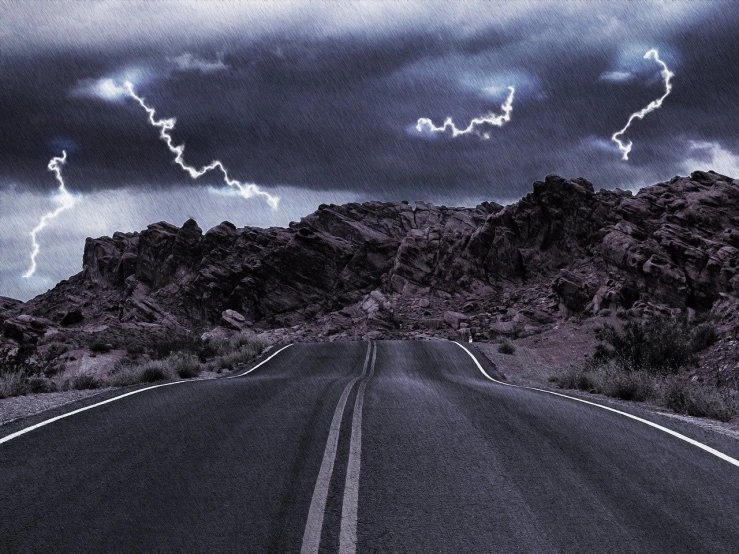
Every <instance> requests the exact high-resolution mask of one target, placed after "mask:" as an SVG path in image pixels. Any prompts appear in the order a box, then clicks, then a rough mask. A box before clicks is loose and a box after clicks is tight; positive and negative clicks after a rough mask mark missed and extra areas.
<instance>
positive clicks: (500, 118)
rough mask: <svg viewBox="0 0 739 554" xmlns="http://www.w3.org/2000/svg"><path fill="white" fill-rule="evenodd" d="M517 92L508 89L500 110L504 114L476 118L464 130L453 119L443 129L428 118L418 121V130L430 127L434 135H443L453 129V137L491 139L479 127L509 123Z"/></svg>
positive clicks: (445, 122) (500, 125)
mask: <svg viewBox="0 0 739 554" xmlns="http://www.w3.org/2000/svg"><path fill="white" fill-rule="evenodd" d="M515 92H516V89H515V88H514V87H508V98H506V100H505V102H503V104H501V106H500V109H501V110H502V112H503V113H502V114H500V115H496V114H494V113H489V114H487V115H484V116H480V117H476V118H474V119H473V120H472V121H470V124H469V125H467V127H465V128H464V129H459V128H457V126H456V125H455V124H454V121H452V118H451V117H447V118H446V120H445V121H444V125H442V126H441V127H437V126H436V125H434V122H433V121H431V120H430V119H429V118H427V117H422V118H420V119H419V120H418V122H417V123H416V130H417V131H418V132H419V133H420V132H421V131H423V128H424V127H428V130H429V131H431V132H432V133H443V132H444V131H446V130H447V129H451V131H452V137H458V136H459V135H467V134H475V135H477V136H479V137H480V138H482V139H485V140H487V139H489V138H490V134H489V133H481V132H480V131H478V130H477V129H476V127H477V126H478V125H493V126H495V127H502V126H503V125H505V124H506V123H508V122H509V121H510V120H511V112H512V111H513V94H514V93H515Z"/></svg>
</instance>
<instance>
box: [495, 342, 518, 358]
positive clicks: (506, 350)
mask: <svg viewBox="0 0 739 554" xmlns="http://www.w3.org/2000/svg"><path fill="white" fill-rule="evenodd" d="M498 352H500V353H501V354H509V355H510V354H515V353H516V347H515V346H513V344H512V343H510V342H508V341H505V342H501V343H500V344H499V345H498Z"/></svg>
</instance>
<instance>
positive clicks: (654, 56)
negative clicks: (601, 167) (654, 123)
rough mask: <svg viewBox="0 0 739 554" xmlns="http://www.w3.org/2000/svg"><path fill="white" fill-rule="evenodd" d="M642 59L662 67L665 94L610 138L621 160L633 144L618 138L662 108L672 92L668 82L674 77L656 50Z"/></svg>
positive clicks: (632, 116) (627, 155)
mask: <svg viewBox="0 0 739 554" xmlns="http://www.w3.org/2000/svg"><path fill="white" fill-rule="evenodd" d="M644 59H646V60H654V61H655V62H657V63H658V64H659V65H661V66H662V71H660V74H661V75H662V79H663V80H664V82H665V93H664V94H663V95H662V96H660V97H659V98H657V99H656V100H652V101H651V102H650V103H649V104H648V105H647V107H646V108H643V109H641V110H639V111H638V112H636V113H633V114H631V117H629V120H628V121H627V122H626V125H624V128H623V129H621V130H620V131H617V132H616V133H614V134H613V136H612V137H611V140H612V141H613V142H615V143H616V144H617V145H618V149H619V150H621V152H622V153H623V156H621V159H622V160H628V159H629V152H631V146H632V145H633V143H632V142H631V140H629V139H626V140H627V142H622V141H621V140H620V139H619V138H618V137H619V136H621V135H623V134H624V133H625V132H626V131H627V129H628V128H629V126H631V123H632V122H633V121H634V120H635V119H644V116H645V115H647V114H648V113H650V112H653V111H654V110H656V109H658V108H660V107H661V106H662V102H664V100H665V98H667V96H669V94H670V93H671V92H672V83H671V82H670V80H671V79H672V78H673V77H674V76H675V74H674V73H673V72H672V71H670V70H669V68H668V67H667V65H666V64H665V62H663V61H662V60H660V59H659V52H658V51H657V49H656V48H653V49H652V50H649V51H648V52H647V53H646V54H644Z"/></svg>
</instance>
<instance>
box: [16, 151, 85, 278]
mask: <svg viewBox="0 0 739 554" xmlns="http://www.w3.org/2000/svg"><path fill="white" fill-rule="evenodd" d="M66 162H67V152H66V151H65V150H62V156H61V157H57V158H52V159H51V161H50V162H49V165H48V166H46V167H47V169H48V170H49V171H53V172H54V177H55V178H56V181H57V183H59V189H58V192H57V194H56V196H55V197H54V200H55V201H56V202H57V204H59V207H58V208H57V209H56V210H54V211H52V212H49V213H47V214H44V215H43V217H41V221H39V223H38V225H36V227H34V228H33V230H32V231H31V242H32V244H33V250H32V251H31V267H29V268H28V271H26V273H25V274H24V275H23V277H24V278H26V279H28V278H29V277H32V276H33V274H34V273H36V257H37V256H38V254H39V252H40V250H41V245H39V243H38V239H37V237H38V234H39V233H40V232H41V231H42V230H43V229H44V228H45V227H46V226H47V225H48V224H49V222H50V221H51V220H52V219H54V218H55V217H56V216H58V215H59V214H60V213H62V212H63V211H64V210H68V209H69V208H71V207H72V206H74V204H75V198H74V196H72V195H71V194H69V191H68V190H67V188H66V187H65V186H64V178H63V177H62V165H64V164H65V163H66Z"/></svg>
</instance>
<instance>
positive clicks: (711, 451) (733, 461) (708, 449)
mask: <svg viewBox="0 0 739 554" xmlns="http://www.w3.org/2000/svg"><path fill="white" fill-rule="evenodd" d="M452 342H454V344H456V345H457V346H459V347H460V348H461V349H462V350H464V351H465V352H467V354H468V355H469V357H470V358H472V360H473V361H474V362H475V365H476V366H477V368H478V369H479V370H480V371H481V372H482V374H483V375H484V376H485V377H487V378H488V379H490V380H491V381H493V382H494V383H498V384H499V385H505V386H506V387H515V388H518V389H529V390H535V391H539V392H545V393H547V394H553V395H554V396H561V397H562V398H569V399H570V400H575V401H576V402H582V403H583V404H589V405H590V406H595V407H596V408H601V409H603V410H608V411H609V412H613V413H615V414H619V415H622V416H624V417H628V418H629V419H633V420H635V421H638V422H640V423H644V424H645V425H649V426H650V427H654V428H655V429H659V430H660V431H663V432H665V433H667V434H668V435H672V436H673V437H676V438H678V439H680V440H682V441H685V442H687V443H689V444H692V445H693V446H697V447H698V448H700V449H701V450H705V451H706V452H708V453H709V454H713V455H714V456H716V457H717V458H721V459H722V460H724V461H726V462H729V463H730V464H732V465H735V466H736V467H739V460H737V459H736V458H732V457H731V456H728V455H727V454H724V453H723V452H719V451H718V450H716V449H715V448H711V447H710V446H708V445H706V444H703V443H702V442H698V441H697V440H694V439H691V438H690V437H686V436H685V435H682V434H680V433H678V432H677V431H673V430H672V429H668V428H667V427H663V426H662V425H658V424H657V423H654V422H652V421H649V420H648V419H643V418H641V417H638V416H635V415H632V414H629V413H627V412H622V411H621V410H616V409H614V408H610V407H608V406H603V405H602V404H596V403H595V402H589V401H588V400H583V399H582V398H577V397H575V396H568V395H566V394H561V393H559V392H553V391H549V390H545V389H537V388H536V387H524V386H522V385H513V384H511V383H504V382H503V381H498V380H497V379H493V378H492V377H490V375H488V374H487V372H486V371H485V370H484V369H483V368H482V366H481V365H480V362H478V361H477V358H475V356H474V354H472V352H470V351H469V350H468V349H467V348H466V347H465V346H464V345H462V344H460V343H458V342H456V341H452Z"/></svg>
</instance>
